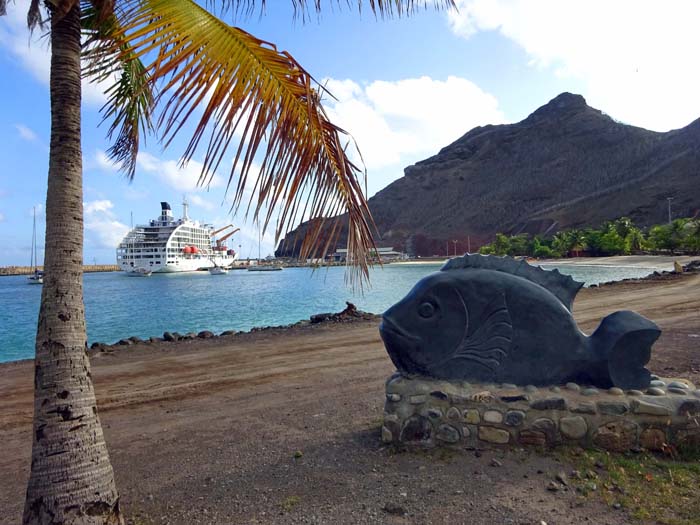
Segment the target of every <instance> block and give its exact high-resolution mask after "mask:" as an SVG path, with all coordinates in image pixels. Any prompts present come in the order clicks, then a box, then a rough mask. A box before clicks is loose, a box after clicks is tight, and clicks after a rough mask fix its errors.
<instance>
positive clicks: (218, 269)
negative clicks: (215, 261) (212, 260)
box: [209, 266, 228, 275]
mask: <svg viewBox="0 0 700 525" xmlns="http://www.w3.org/2000/svg"><path fill="white" fill-rule="evenodd" d="M227 273H228V269H226V268H224V267H223V266H213V267H211V268H209V274H210V275H226V274H227Z"/></svg>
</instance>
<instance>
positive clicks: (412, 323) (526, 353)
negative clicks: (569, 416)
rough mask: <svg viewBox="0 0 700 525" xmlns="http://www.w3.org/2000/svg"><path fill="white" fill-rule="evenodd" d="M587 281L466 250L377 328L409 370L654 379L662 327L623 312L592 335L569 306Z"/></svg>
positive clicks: (451, 376)
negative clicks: (653, 359)
mask: <svg viewBox="0 0 700 525" xmlns="http://www.w3.org/2000/svg"><path fill="white" fill-rule="evenodd" d="M581 286H583V283H580V282H576V281H574V280H573V279H572V278H571V277H570V276H564V275H562V274H561V273H559V271H558V270H553V271H546V270H543V269H541V268H539V267H535V266H531V265H529V264H528V263H527V262H525V261H524V260H515V259H513V258H512V257H496V256H484V255H477V254H467V255H465V256H463V257H457V258H455V259H451V260H450V261H448V262H447V263H446V264H445V265H444V266H443V267H442V268H441V270H440V271H438V272H435V273H433V274H430V275H428V276H427V277H425V278H423V279H421V280H420V281H419V282H418V283H417V284H416V285H415V286H414V287H413V289H412V290H411V291H410V292H409V293H408V295H406V297H404V298H403V299H402V300H401V301H400V302H398V303H397V304H395V305H394V306H392V307H391V308H389V309H388V310H387V311H386V312H384V314H383V316H382V323H381V325H380V327H379V331H380V333H381V336H382V340H383V341H384V345H385V347H386V349H387V352H388V353H389V356H390V357H391V360H392V361H393V362H394V365H396V368H397V369H398V370H399V371H400V372H401V373H403V374H405V375H409V376H410V375H422V376H428V377H434V378H438V379H448V380H462V381H471V382H481V383H512V384H516V385H538V386H542V385H558V384H564V383H567V382H570V381H571V382H576V383H580V384H589V385H593V386H597V387H600V388H610V387H613V386H616V387H620V388H623V389H644V388H646V387H648V386H649V382H650V380H651V374H650V373H649V371H648V370H647V369H646V368H645V365H646V364H647V362H648V361H649V358H650V357H651V347H652V345H653V344H654V342H655V341H656V339H657V338H658V337H659V335H660V334H661V330H660V329H659V327H658V326H656V324H654V323H653V322H651V321H650V320H648V319H646V318H644V317H642V316H641V315H639V314H637V313H635V312H631V311H619V312H615V313H613V314H610V315H608V316H607V317H605V318H604V319H603V321H602V322H601V323H600V326H599V327H598V328H597V329H596V330H595V332H594V333H593V334H592V335H591V336H586V334H584V333H583V332H582V331H581V330H580V329H579V328H578V326H577V325H576V321H574V318H573V316H572V314H571V311H572V304H573V301H574V298H575V297H576V294H577V293H578V291H579V289H580V288H581Z"/></svg>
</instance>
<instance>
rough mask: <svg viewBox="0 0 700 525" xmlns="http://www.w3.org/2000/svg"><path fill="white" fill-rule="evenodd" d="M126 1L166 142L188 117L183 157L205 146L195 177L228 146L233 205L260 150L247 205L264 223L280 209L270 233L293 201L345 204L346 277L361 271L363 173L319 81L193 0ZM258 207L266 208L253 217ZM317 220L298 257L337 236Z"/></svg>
mask: <svg viewBox="0 0 700 525" xmlns="http://www.w3.org/2000/svg"><path fill="white" fill-rule="evenodd" d="M127 3H129V6H128V8H127V10H126V11H125V12H124V14H123V19H122V26H123V28H124V31H123V33H122V34H123V35H124V39H125V41H127V42H128V43H129V45H131V46H132V48H133V52H134V55H133V56H134V57H135V58H141V59H144V60H146V59H147V61H150V62H148V64H147V66H146V71H147V72H148V74H149V75H150V82H151V83H152V84H155V83H157V84H158V85H159V88H160V93H159V95H158V96H157V98H156V104H157V105H158V106H159V109H160V110H161V112H160V115H159V119H158V127H159V130H160V132H161V133H162V136H163V139H164V142H165V145H166V147H167V145H168V144H169V143H170V142H171V141H172V140H173V138H174V137H175V136H176V135H177V134H178V133H179V132H180V131H181V130H182V129H183V126H185V124H186V123H188V122H189V121H191V120H195V127H194V133H193V136H192V137H191V139H190V142H189V144H188V146H187V148H186V151H185V153H184V155H183V158H182V162H183V163H184V162H187V161H189V160H190V159H192V158H193V156H194V155H195V153H197V152H199V151H203V157H204V158H203V170H202V175H201V177H200V183H201V184H204V185H206V184H208V183H209V182H210V181H211V178H212V177H213V174H214V173H215V172H216V171H217V169H218V168H219V167H220V166H221V164H222V162H223V161H224V157H225V155H227V152H228V149H229V147H231V146H233V147H234V150H233V151H234V154H233V157H234V159H233V163H232V167H231V171H230V177H229V184H231V188H232V189H233V191H234V195H233V209H234V210H236V209H238V208H239V206H240V205H241V204H242V201H243V200H244V198H245V196H246V191H245V190H246V182H247V180H248V177H249V176H251V168H252V167H253V164H254V161H256V159H257V162H259V164H260V168H259V173H258V178H257V181H256V187H255V191H254V193H253V194H252V195H251V196H250V197H249V199H248V207H249V209H252V211H253V218H254V220H256V221H257V220H261V222H262V223H263V228H266V227H267V226H268V223H269V222H270V220H271V217H272V213H273V210H277V211H279V221H278V223H277V229H276V236H277V238H279V236H280V235H281V234H282V233H283V232H286V231H287V230H288V229H290V228H291V227H293V226H294V225H295V224H294V220H295V218H299V217H298V215H297V214H296V213H295V212H298V210H300V209H304V210H305V214H304V216H303V217H301V218H303V219H319V218H322V217H329V216H333V215H337V214H339V213H342V212H346V213H347V214H348V221H349V234H348V251H349V258H350V260H351V261H352V262H353V265H354V266H353V268H354V269H355V270H356V272H354V273H353V274H351V278H353V277H361V278H362V277H364V278H367V277H368V267H369V264H370V259H369V254H370V250H371V248H373V247H374V241H373V238H372V234H371V229H370V225H371V224H372V219H371V215H370V213H369V209H368V207H367V203H366V200H365V197H364V195H363V193H362V186H361V184H360V178H361V176H362V174H363V173H362V171H361V170H360V169H359V168H358V167H357V166H355V165H354V164H353V163H352V162H351V161H350V159H349V158H348V156H347V155H346V153H345V150H344V148H343V146H342V142H341V136H343V135H345V134H346V133H345V132H344V131H343V130H342V129H340V128H339V127H338V126H336V125H335V124H333V123H332V122H330V120H329V119H328V117H327V115H326V113H325V111H324V109H323V106H322V105H321V102H320V95H319V93H320V91H322V90H323V88H322V87H321V86H319V85H318V84H317V83H316V82H315V81H314V80H313V79H312V78H311V76H310V75H309V74H308V73H307V72H306V71H305V70H304V69H303V68H302V67H301V65H300V64H299V63H298V62H296V60H294V58H293V57H292V56H291V55H290V54H289V53H286V52H280V51H278V50H277V48H276V47H275V46H274V45H273V44H270V43H268V42H265V41H262V40H260V39H258V38H256V37H254V36H253V35H251V34H249V33H247V32H246V31H244V30H242V29H239V28H236V27H231V26H228V25H226V24H225V23H223V22H222V21H221V20H219V19H218V18H216V17H214V16H213V15H211V14H210V13H208V12H207V11H206V10H204V9H203V8H201V7H199V6H198V5H197V4H195V3H194V2H192V1H190V0H130V2H127ZM195 110H197V111H195ZM257 156H259V157H261V160H260V159H258V158H257ZM236 179H237V180H236ZM264 208H267V210H268V212H267V214H266V215H265V216H264V217H260V214H261V211H262V210H263V209H264ZM316 223H317V224H318V227H317V228H315V229H314V231H312V232H310V235H307V236H306V238H305V239H304V242H303V244H302V247H301V257H310V256H314V255H318V254H319V253H325V250H327V249H328V248H329V246H331V245H333V243H334V242H335V241H336V240H337V235H338V233H339V231H338V230H337V229H335V230H334V231H333V232H332V234H331V237H330V238H327V239H324V242H323V243H321V242H320V240H319V239H320V237H319V234H320V231H321V227H322V226H323V221H322V220H321V221H316V222H315V224H316ZM360 282H362V279H360Z"/></svg>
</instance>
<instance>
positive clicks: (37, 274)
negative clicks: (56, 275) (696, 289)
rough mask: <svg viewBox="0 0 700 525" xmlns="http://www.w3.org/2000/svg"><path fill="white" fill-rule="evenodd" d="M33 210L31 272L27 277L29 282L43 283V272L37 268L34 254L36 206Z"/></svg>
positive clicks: (37, 260)
mask: <svg viewBox="0 0 700 525" xmlns="http://www.w3.org/2000/svg"><path fill="white" fill-rule="evenodd" d="M33 210H34V223H33V225H32V256H31V264H30V266H31V272H32V273H31V274H30V275H29V277H27V282H28V283H29V284H43V282H44V272H42V271H41V270H39V259H38V258H37V255H36V206H34V208H33Z"/></svg>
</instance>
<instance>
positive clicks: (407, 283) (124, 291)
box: [0, 264, 654, 362]
mask: <svg viewBox="0 0 700 525" xmlns="http://www.w3.org/2000/svg"><path fill="white" fill-rule="evenodd" d="M440 266H441V264H435V265H432V264H430V265H428V264H421V265H387V266H386V267H384V268H383V269H379V268H377V269H374V270H372V274H371V282H372V287H371V289H369V290H367V291H366V292H365V294H364V296H361V295H359V294H358V295H354V294H353V293H352V291H351V290H350V288H348V287H347V286H346V284H345V280H344V268H341V267H332V268H328V269H322V270H318V271H316V272H313V273H312V271H311V270H310V269H309V268H286V269H284V270H283V271H281V272H247V271H232V272H230V273H229V274H228V275H219V276H213V275H209V274H208V273H207V272H200V273H188V274H154V275H153V276H151V277H148V278H135V277H127V276H126V275H124V274H123V273H121V272H114V273H88V274H85V277H84V283H85V315H86V317H87V330H88V343H90V344H91V343H93V342H94V341H100V342H106V343H114V342H116V341H118V340H119V339H122V338H125V337H130V336H138V337H142V338H148V337H151V336H162V334H163V332H164V331H171V332H180V333H187V332H199V331H201V330H211V331H212V332H215V333H217V332H222V331H224V330H239V331H240V330H250V329H251V328H252V327H254V326H277V325H285V324H290V323H294V322H297V321H299V320H301V319H308V318H309V317H310V316H311V315H313V314H316V313H321V312H339V311H340V310H342V309H343V308H345V301H351V302H353V303H355V305H357V307H358V308H360V309H361V310H365V311H368V312H374V313H381V312H382V311H384V310H385V309H386V308H388V307H389V306H391V304H393V303H395V302H396V301H398V300H399V299H401V298H402V297H403V296H404V295H405V294H406V293H407V292H408V291H409V290H410V289H411V287H412V286H413V285H414V284H415V283H416V281H417V280H418V279H420V278H421V277H423V276H425V275H427V274H428V273H430V272H433V271H436V270H438V269H439V268H440ZM551 268H553V266H551V265H548V266H547V269H551ZM559 268H560V270H561V271H562V272H563V273H570V274H571V275H572V276H573V277H574V278H575V279H578V280H582V281H584V282H586V283H587V284H593V283H599V282H605V281H611V280H619V279H625V278H629V277H643V276H645V275H648V274H649V273H651V272H652V271H653V270H654V269H653V268H629V267H624V268H610V267H596V266H565V265H562V266H560V267H559ZM40 299H41V286H29V285H28V284H26V277H24V276H13V277H2V278H0V308H1V310H2V315H0V342H1V343H0V362H2V361H14V360H18V359H27V358H31V357H33V355H34V335H35V330H36V321H37V315H38V310H39V301H40Z"/></svg>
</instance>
